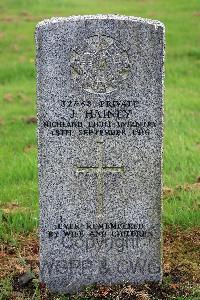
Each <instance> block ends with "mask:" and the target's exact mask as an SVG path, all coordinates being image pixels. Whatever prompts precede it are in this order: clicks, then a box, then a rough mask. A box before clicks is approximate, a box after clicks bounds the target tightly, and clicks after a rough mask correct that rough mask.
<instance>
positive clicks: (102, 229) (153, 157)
mask: <svg viewBox="0 0 200 300" xmlns="http://www.w3.org/2000/svg"><path fill="white" fill-rule="evenodd" d="M163 36H164V34H163V25H162V23H160V22H158V21H151V20H146V19H140V18H134V17H123V16H112V15H108V16H104V15H99V16H78V17H69V18H53V19H51V20H45V21H43V22H40V23H39V24H38V26H37V29H36V47H37V97H38V126H39V130H38V140H39V191H40V214H41V216H40V243H41V248H40V251H41V252H40V263H41V280H42V281H43V282H45V283H47V285H48V287H49V288H50V289H51V290H53V291H59V292H63V291H65V292H73V291H76V290H78V289H80V288H81V287H82V286H84V285H89V284H92V283H94V282H99V283H120V282H127V281H128V282H133V283H141V282H143V281H145V280H150V281H160V279H161V276H162V271H161V225H160V223H161V185H162V180H161V173H162V130H163V100H162V98H163V83H162V81H163Z"/></svg>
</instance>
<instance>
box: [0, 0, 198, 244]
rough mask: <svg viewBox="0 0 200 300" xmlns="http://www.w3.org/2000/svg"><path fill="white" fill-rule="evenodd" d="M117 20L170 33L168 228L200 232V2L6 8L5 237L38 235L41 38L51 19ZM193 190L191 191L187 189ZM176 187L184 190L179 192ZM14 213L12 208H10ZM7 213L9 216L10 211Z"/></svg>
mask: <svg viewBox="0 0 200 300" xmlns="http://www.w3.org/2000/svg"><path fill="white" fill-rule="evenodd" d="M97 13H114V14H125V15H133V16H141V17H147V18H151V19H158V20H160V21H162V22H163V23H164V24H165V26H166V64H165V66H166V77H165V86H166V90H165V139H164V186H167V187H169V188H171V189H172V191H171V193H170V194H169V196H165V197H164V218H163V220H164V223H165V224H174V225H181V226H183V227H189V226H190V227H191V226H197V225H198V222H199V220H200V216H199V209H198V200H199V198H200V193H199V190H198V189H197V188H194V187H193V183H195V182H197V178H198V176H200V170H199V167H200V154H199V153H200V97H199V95H200V38H199V37H200V35H199V32H200V2H199V0H190V1H188V0H167V1H166V0H141V1H139V0H108V1H106V0H5V1H3V0H0V99H1V101H0V237H1V238H3V239H9V238H11V237H12V236H13V235H14V233H16V232H18V233H21V232H29V231H31V230H33V229H34V228H37V222H38V186H37V147H36V125H35V124H32V123H30V124H28V123H26V122H25V119H26V118H27V117H30V116H34V115H36V106H35V103H36V93H35V90H36V84H35V62H34V60H35V45H34V30H35V25H36V23H37V22H38V21H40V20H42V19H44V18H49V17H52V16H69V15H80V14H97ZM187 184H189V185H191V187H190V188H189V189H185V185H187ZM177 186H180V187H179V188H177ZM9 205H10V206H9ZM6 207H7V208H8V211H5V208H6Z"/></svg>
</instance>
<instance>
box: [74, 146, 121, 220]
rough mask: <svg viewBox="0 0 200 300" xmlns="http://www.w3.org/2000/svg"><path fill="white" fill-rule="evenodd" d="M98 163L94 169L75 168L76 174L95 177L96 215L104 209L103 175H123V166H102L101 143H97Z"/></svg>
mask: <svg viewBox="0 0 200 300" xmlns="http://www.w3.org/2000/svg"><path fill="white" fill-rule="evenodd" d="M97 144H98V148H97V153H98V161H97V166H96V167H85V166H84V167H76V171H77V172H78V173H93V174H96V176H97V201H98V203H97V214H98V215H99V214H102V212H103V207H104V201H103V200H104V174H105V173H122V174H123V173H125V168H124V167H123V166H120V167H116V166H112V167H110V166H105V165H104V164H103V156H104V153H103V143H102V142H97Z"/></svg>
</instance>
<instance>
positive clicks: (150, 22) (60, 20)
mask: <svg viewBox="0 0 200 300" xmlns="http://www.w3.org/2000/svg"><path fill="white" fill-rule="evenodd" d="M84 20H119V21H120V20H121V21H129V22H135V23H143V24H146V25H153V26H154V27H155V29H157V28H158V27H162V28H163V29H164V27H165V26H164V24H163V23H162V22H160V21H158V20H151V19H146V18H140V17H134V16H123V15H117V14H116V15H114V14H107V15H101V14H97V15H82V16H70V17H53V18H51V19H45V20H43V21H40V22H39V23H38V24H37V25H36V30H38V29H39V28H46V27H48V26H49V25H53V24H55V25H58V24H60V23H63V22H78V21H84Z"/></svg>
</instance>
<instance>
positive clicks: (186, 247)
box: [0, 227, 200, 300]
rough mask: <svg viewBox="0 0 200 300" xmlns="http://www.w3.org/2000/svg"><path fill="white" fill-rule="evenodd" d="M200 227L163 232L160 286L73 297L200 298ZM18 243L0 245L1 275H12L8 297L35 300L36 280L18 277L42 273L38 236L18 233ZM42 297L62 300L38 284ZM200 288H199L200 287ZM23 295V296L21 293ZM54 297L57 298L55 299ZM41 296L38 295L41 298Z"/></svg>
mask: <svg viewBox="0 0 200 300" xmlns="http://www.w3.org/2000/svg"><path fill="white" fill-rule="evenodd" d="M199 234H200V228H192V229H187V230H181V229H180V228H178V229H177V228H176V229H174V228H172V227H168V228H166V229H165V232H164V262H163V271H164V278H163V283H162V284H161V285H158V284H143V285H140V286H134V285H115V286H113V285H112V286H99V285H97V286H93V287H92V288H90V289H87V290H85V291H83V292H81V293H79V294H78V295H76V296H72V297H71V299H118V300H120V299H138V300H148V299H174V298H176V297H178V296H184V297H187V296H188V297H191V296H192V295H193V296H194V297H193V296H192V298H190V299H200V270H199V268H198V263H199V261H200V253H199V249H200V242H199ZM16 239H17V242H18V243H17V244H16V245H15V246H14V245H11V244H1V245H0V247H1V253H0V278H1V280H4V279H5V278H8V277H9V278H12V282H13V291H12V293H11V295H10V296H9V298H5V299H10V300H12V299H32V298H31V297H32V296H33V294H34V293H35V291H36V285H37V282H38V281H37V280H29V281H28V282H27V283H26V284H23V285H20V284H19V279H20V278H21V276H22V275H23V274H27V271H30V270H31V271H32V273H33V274H34V275H35V277H36V278H38V273H39V263H38V239H37V236H36V235H29V236H18V237H16ZM38 287H39V290H40V295H41V296H40V299H43V300H47V299H48V300H49V299H59V298H56V297H55V296H54V295H52V294H51V293H50V292H49V291H48V290H47V289H45V287H44V286H41V285H38ZM198 288H199V290H198ZM22 295H23V296H22ZM54 297H55V298H54ZM38 299H39V298H38Z"/></svg>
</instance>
